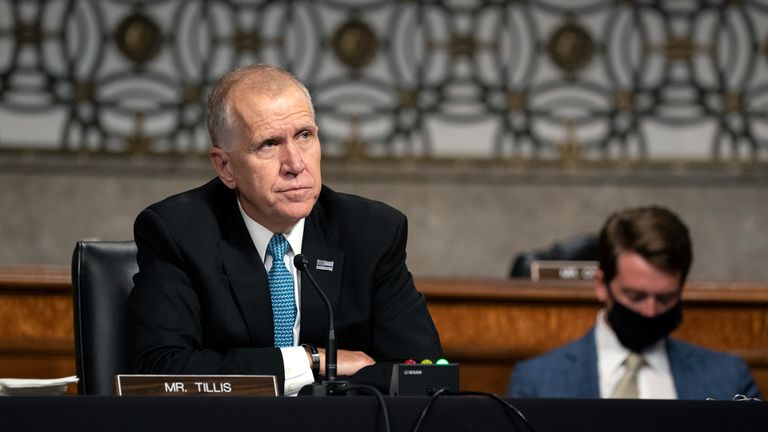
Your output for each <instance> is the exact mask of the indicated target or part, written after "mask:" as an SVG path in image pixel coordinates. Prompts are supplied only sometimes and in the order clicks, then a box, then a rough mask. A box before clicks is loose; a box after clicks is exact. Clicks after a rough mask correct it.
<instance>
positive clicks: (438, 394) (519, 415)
mask: <svg viewBox="0 0 768 432" xmlns="http://www.w3.org/2000/svg"><path fill="white" fill-rule="evenodd" d="M442 396H483V397H488V398H491V399H493V400H495V401H496V402H498V403H500V404H501V405H502V406H503V407H504V408H505V411H506V412H510V411H511V412H512V413H514V416H515V417H517V418H519V419H521V420H522V421H523V423H525V426H526V428H527V429H528V430H529V431H530V432H536V430H535V429H534V428H533V426H531V424H530V423H529V422H528V419H527V418H526V417H525V415H524V414H523V412H522V411H520V410H519V409H518V408H517V407H515V406H514V405H512V404H511V403H509V402H508V401H506V400H504V399H502V398H501V397H499V396H498V395H497V394H494V393H485V392H477V391H459V392H452V391H450V390H448V389H445V388H442V389H439V390H437V391H435V392H434V393H433V394H432V398H431V399H429V402H427V405H425V406H424V408H423V409H422V410H421V414H419V419H418V420H417V421H416V424H415V425H414V426H413V432H419V430H420V429H421V424H422V423H423V422H424V419H425V418H426V416H427V414H428V413H429V411H430V409H431V408H432V405H433V403H434V402H435V401H436V400H437V399H438V398H440V397H442ZM512 425H513V426H515V429H517V425H515V424H514V423H512Z"/></svg>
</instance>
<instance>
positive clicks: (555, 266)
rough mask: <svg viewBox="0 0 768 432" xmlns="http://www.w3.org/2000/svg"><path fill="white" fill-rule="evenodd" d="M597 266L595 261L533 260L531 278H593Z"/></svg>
mask: <svg viewBox="0 0 768 432" xmlns="http://www.w3.org/2000/svg"><path fill="white" fill-rule="evenodd" d="M597 268H598V262H597V261H533V262H532V263H531V279H532V280H535V281H538V280H594V279H595V276H596V275H597Z"/></svg>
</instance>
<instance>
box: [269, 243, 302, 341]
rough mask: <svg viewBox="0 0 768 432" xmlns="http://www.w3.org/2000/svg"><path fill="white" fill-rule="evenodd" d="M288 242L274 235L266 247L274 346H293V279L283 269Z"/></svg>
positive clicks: (286, 270) (294, 317)
mask: <svg viewBox="0 0 768 432" xmlns="http://www.w3.org/2000/svg"><path fill="white" fill-rule="evenodd" d="M288 247H289V245H288V241H287V240H286V239H285V237H283V235H282V234H275V235H273V236H272V239H271V240H270V241H269V245H267V253H268V254H270V255H272V268H271V269H269V272H268V273H267V282H268V283H269V292H270V295H271V297H272V316H273V318H274V321H275V346H276V347H290V346H293V324H294V322H295V321H296V302H295V300H294V287H293V277H292V276H291V272H290V271H289V270H288V268H287V267H285V260H284V257H285V253H286V252H287V251H288Z"/></svg>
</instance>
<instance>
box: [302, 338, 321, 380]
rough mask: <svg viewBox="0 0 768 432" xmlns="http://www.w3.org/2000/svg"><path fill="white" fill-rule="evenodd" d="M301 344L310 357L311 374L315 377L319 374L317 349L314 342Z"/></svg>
mask: <svg viewBox="0 0 768 432" xmlns="http://www.w3.org/2000/svg"><path fill="white" fill-rule="evenodd" d="M301 346H302V347H304V349H305V350H307V352H308V353H309V355H310V357H312V375H314V377H315V379H317V378H318V377H319V376H320V353H319V352H318V351H317V347H316V346H315V344H311V343H303V344H301Z"/></svg>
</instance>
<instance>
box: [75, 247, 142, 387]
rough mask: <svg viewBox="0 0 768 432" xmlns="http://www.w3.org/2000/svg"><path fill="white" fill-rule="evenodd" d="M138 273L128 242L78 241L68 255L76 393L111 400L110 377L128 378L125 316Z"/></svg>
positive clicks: (134, 249) (129, 367)
mask: <svg viewBox="0 0 768 432" xmlns="http://www.w3.org/2000/svg"><path fill="white" fill-rule="evenodd" d="M137 271H138V265H137V264H136V243H134V242H133V241H79V242H77V246H75V251H74V254H73V255H72V288H73V290H72V294H73V298H72V305H73V309H74V313H75V358H76V364H77V376H78V377H79V378H80V381H79V382H78V385H77V387H78V392H79V393H80V394H86V395H111V394H113V388H114V384H113V383H114V376H115V375H116V374H119V373H130V372H131V357H130V352H129V349H128V344H127V340H126V333H125V331H126V329H125V311H126V303H127V300H128V294H129V293H130V292H131V289H132V288H133V275H134V274H135V273H136V272H137Z"/></svg>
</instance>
